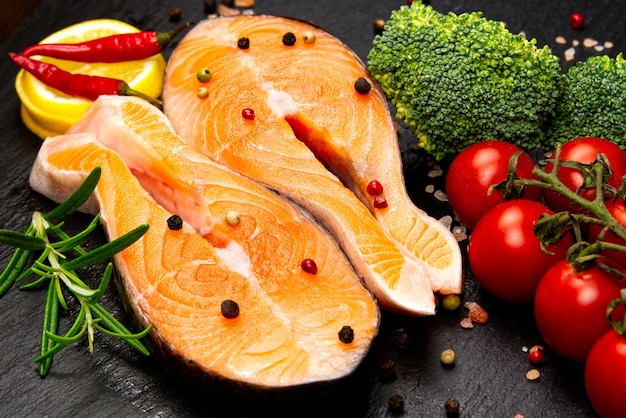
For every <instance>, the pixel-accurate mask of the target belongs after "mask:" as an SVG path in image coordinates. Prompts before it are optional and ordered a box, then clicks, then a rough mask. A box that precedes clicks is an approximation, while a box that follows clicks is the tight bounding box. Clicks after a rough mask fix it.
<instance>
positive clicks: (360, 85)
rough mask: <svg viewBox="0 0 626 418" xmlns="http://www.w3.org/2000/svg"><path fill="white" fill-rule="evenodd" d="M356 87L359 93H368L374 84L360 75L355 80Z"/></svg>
mask: <svg viewBox="0 0 626 418" xmlns="http://www.w3.org/2000/svg"><path fill="white" fill-rule="evenodd" d="M354 89H355V90H356V92H357V93H359V94H367V93H369V92H370V90H371V89H372V85H371V84H370V82H369V81H367V80H366V79H365V78H364V77H359V78H357V80H356V81H355V82H354Z"/></svg>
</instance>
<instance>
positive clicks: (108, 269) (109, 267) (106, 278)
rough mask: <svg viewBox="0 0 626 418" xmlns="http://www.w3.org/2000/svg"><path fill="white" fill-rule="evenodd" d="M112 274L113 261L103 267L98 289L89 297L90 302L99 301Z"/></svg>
mask: <svg viewBox="0 0 626 418" xmlns="http://www.w3.org/2000/svg"><path fill="white" fill-rule="evenodd" d="M112 275H113V263H108V264H107V266H106V267H105V269H104V273H103V274H102V280H100V284H99V285H98V289H97V290H96V291H95V292H94V293H93V295H91V297H90V298H89V302H90V303H97V302H99V301H100V299H101V298H102V295H104V292H105V291H106V289H107V287H108V286H109V282H110V281H111V276H112Z"/></svg>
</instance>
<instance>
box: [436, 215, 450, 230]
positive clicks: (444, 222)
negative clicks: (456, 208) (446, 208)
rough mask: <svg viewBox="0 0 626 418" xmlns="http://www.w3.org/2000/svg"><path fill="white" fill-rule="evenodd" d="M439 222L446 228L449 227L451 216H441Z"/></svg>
mask: <svg viewBox="0 0 626 418" xmlns="http://www.w3.org/2000/svg"><path fill="white" fill-rule="evenodd" d="M439 222H440V223H441V224H442V225H443V226H445V227H446V228H450V226H452V216H450V215H446V216H443V217H441V218H440V219H439Z"/></svg>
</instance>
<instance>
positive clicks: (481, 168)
mask: <svg viewBox="0 0 626 418" xmlns="http://www.w3.org/2000/svg"><path fill="white" fill-rule="evenodd" d="M519 151H522V150H521V149H520V148H519V147H517V146H516V145H513V144H511V143H509V142H505V141H496V140H493V141H484V142H478V143H476V144H472V145H470V146H468V147H467V148H465V149H464V150H463V151H461V152H460V153H459V154H458V155H457V156H456V157H455V158H454V160H453V161H452V164H451V165H450V168H449V169H448V173H447V175H446V195H447V196H448V203H449V204H450V207H451V208H452V211H453V212H454V213H455V215H456V216H457V218H458V219H459V220H460V221H461V222H462V223H463V224H464V225H465V226H467V227H468V228H470V229H473V228H474V227H475V226H476V223H477V222H478V220H479V219H480V218H481V217H482V216H483V215H484V214H485V213H487V211H488V210H489V209H491V208H492V207H494V206H496V205H497V204H498V203H502V202H504V196H502V193H500V192H499V191H497V190H494V191H493V192H492V193H491V194H488V190H489V187H490V186H492V185H493V184H496V183H500V182H501V181H503V180H506V178H507V174H508V172H509V160H510V159H511V156H512V155H513V154H515V153H516V152H519ZM534 167H535V163H534V162H533V160H532V159H531V158H530V156H529V155H528V154H526V153H523V154H521V155H520V156H519V158H518V160H517V166H516V174H517V176H518V177H520V178H535V176H534V175H533V174H532V171H533V168H534ZM541 196H542V191H541V189H538V188H528V189H525V190H524V193H523V195H522V197H524V198H526V199H530V200H537V201H538V200H540V199H541Z"/></svg>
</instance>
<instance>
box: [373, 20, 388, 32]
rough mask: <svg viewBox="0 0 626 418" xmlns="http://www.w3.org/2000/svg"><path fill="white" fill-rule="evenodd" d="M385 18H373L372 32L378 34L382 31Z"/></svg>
mask: <svg viewBox="0 0 626 418" xmlns="http://www.w3.org/2000/svg"><path fill="white" fill-rule="evenodd" d="M385 23H386V22H385V20H384V19H376V20H374V33H375V34H376V35H379V34H381V33H382V32H383V29H384V28H385Z"/></svg>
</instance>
